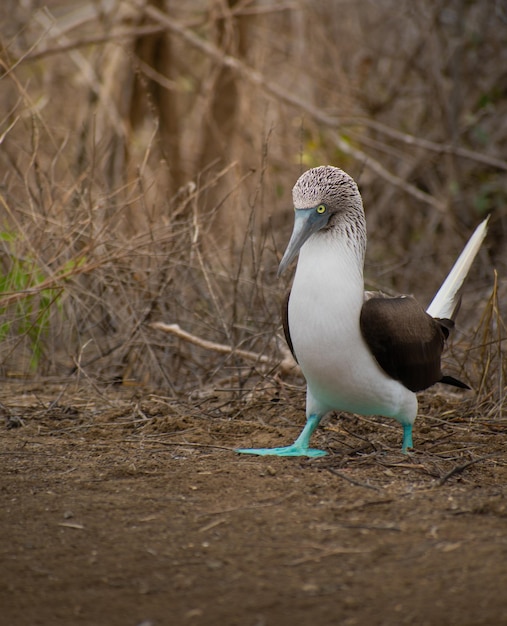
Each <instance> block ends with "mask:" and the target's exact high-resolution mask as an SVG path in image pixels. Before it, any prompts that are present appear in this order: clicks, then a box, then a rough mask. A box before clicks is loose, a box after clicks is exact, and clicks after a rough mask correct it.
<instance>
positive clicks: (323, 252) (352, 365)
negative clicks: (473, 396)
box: [288, 233, 417, 418]
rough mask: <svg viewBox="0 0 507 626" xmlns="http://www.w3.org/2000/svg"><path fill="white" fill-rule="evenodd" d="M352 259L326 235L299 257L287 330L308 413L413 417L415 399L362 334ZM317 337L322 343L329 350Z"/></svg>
mask: <svg viewBox="0 0 507 626" xmlns="http://www.w3.org/2000/svg"><path fill="white" fill-rule="evenodd" d="M326 238H327V241H326ZM356 254H357V250H355V249H353V248H349V247H347V246H343V245H340V241H339V240H338V241H334V237H332V235H331V236H330V234H326V233H324V234H323V237H322V238H320V239H319V238H315V239H314V240H313V241H307V243H306V245H305V246H303V248H302V249H301V252H300V255H301V256H300V259H299V262H298V267H297V270H296V275H295V277H294V283H293V285H292V289H291V293H290V297H289V302H288V327H289V329H290V331H289V332H290V338H291V342H292V345H293V349H294V354H295V356H296V359H297V361H298V363H299V365H300V366H301V370H302V371H303V373H304V375H305V378H306V382H307V385H308V391H307V413H308V414H319V415H322V414H325V413H327V412H329V411H331V410H333V409H337V408H339V409H340V410H343V411H349V412H351V413H359V414H361V415H384V416H386V417H396V416H398V415H402V414H404V412H406V411H407V410H408V409H410V417H411V416H412V413H413V412H414V411H413V410H414V407H415V411H417V408H416V407H417V403H416V401H415V395H414V394H413V393H412V392H411V391H409V390H408V389H406V387H404V386H403V385H402V384H401V383H400V382H398V381H397V380H394V379H393V378H391V377H390V376H388V375H387V374H386V373H385V372H384V371H383V370H382V368H381V367H380V366H379V364H378V363H377V361H376V360H375V358H374V357H373V355H372V353H371V350H370V349H369V348H368V346H367V344H366V342H365V340H364V338H363V335H362V333H361V328H360V315H361V309H362V307H363V302H364V297H365V296H364V284H363V276H362V262H361V264H359V263H358V259H357V258H356ZM307 257H310V261H308V262H305V261H306V258H307ZM330 261H331V262H330ZM315 266H318V267H319V268H320V270H319V271H318V272H315V269H314V268H315ZM359 270H360V271H359ZM303 319H304V320H305V322H304V323H301V320H303ZM317 337H323V338H325V342H326V346H327V347H328V349H323V344H322V342H321V341H316V338H317ZM413 417H414V418H415V415H414V416H413Z"/></svg>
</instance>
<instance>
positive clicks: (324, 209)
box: [317, 204, 326, 215]
mask: <svg viewBox="0 0 507 626" xmlns="http://www.w3.org/2000/svg"><path fill="white" fill-rule="evenodd" d="M325 212H326V207H325V205H324V204H319V206H318V207H317V213H320V214H321V215H322V213H325Z"/></svg>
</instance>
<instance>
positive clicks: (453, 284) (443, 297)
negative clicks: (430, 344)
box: [426, 216, 489, 319]
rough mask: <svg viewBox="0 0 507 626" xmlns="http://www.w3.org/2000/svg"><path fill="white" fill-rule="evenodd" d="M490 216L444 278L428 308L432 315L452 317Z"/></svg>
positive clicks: (484, 234)
mask: <svg viewBox="0 0 507 626" xmlns="http://www.w3.org/2000/svg"><path fill="white" fill-rule="evenodd" d="M488 220H489V216H488V217H487V218H486V219H485V220H484V221H483V222H481V223H480V224H479V226H477V228H476V229H475V232H474V234H473V235H472V236H471V237H470V239H469V240H468V243H467V245H466V246H465V247H464V249H463V252H462V253H461V254H460V255H459V257H458V260H457V261H456V263H455V264H454V265H453V268H452V270H451V271H450V272H449V275H448V276H447V278H446V279H445V280H444V282H443V284H442V286H441V287H440V289H439V290H438V291H437V293H436V295H435V297H434V298H433V300H432V301H431V304H430V305H429V307H428V308H427V309H426V312H427V313H429V314H430V315H431V316H432V317H440V318H448V319H449V318H451V317H452V314H453V312H454V309H455V308H456V304H457V302H458V292H459V290H460V287H461V285H462V284H463V281H464V280H465V278H466V277H467V274H468V272H469V270H470V266H471V265H472V263H473V261H474V259H475V257H476V255H477V253H478V252H479V248H480V247H481V245H482V242H483V241H484V237H485V236H486V230H487V226H488Z"/></svg>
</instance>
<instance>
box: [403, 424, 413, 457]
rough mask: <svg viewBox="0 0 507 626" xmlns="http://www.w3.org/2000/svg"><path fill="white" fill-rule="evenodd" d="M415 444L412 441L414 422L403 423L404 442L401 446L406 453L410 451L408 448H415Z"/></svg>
mask: <svg viewBox="0 0 507 626" xmlns="http://www.w3.org/2000/svg"><path fill="white" fill-rule="evenodd" d="M413 447H414V445H413V443H412V424H403V444H402V446H401V451H402V452H403V453H404V454H406V453H407V452H408V448H413Z"/></svg>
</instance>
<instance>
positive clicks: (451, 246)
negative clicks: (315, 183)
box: [0, 0, 507, 419]
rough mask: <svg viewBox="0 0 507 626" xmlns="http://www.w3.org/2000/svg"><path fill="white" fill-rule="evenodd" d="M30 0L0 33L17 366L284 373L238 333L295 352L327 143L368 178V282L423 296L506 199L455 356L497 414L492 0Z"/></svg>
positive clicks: (193, 384) (501, 321)
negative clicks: (286, 282) (300, 286)
mask: <svg viewBox="0 0 507 626" xmlns="http://www.w3.org/2000/svg"><path fill="white" fill-rule="evenodd" d="M458 4H459V3H458ZM14 5H15V6H14ZM14 5H13V7H12V11H10V12H9V14H7V13H6V14H4V15H3V16H2V18H1V19H2V26H3V29H2V32H3V35H2V40H1V42H0V43H1V56H0V65H1V68H2V71H3V76H2V77H1V79H0V80H1V82H2V88H3V93H4V94H5V97H4V98H3V100H2V104H1V107H2V108H1V115H0V140H1V143H2V152H1V155H0V158H1V162H2V180H1V187H0V203H1V213H0V215H1V217H0V269H1V275H2V276H1V283H0V286H1V293H0V310H1V313H2V321H1V325H0V333H1V345H0V372H1V373H2V375H3V376H10V377H12V376H21V377H27V376H34V375H38V376H46V375H53V376H55V375H57V376H60V377H68V376H73V377H78V378H79V377H85V378H87V379H90V380H92V381H97V382H100V383H124V384H126V383H136V384H139V383H144V384H146V385H148V386H150V387H152V388H158V389H162V390H164V392H166V393H169V394H172V395H175V396H178V397H181V396H182V394H187V393H189V392H192V391H193V392H195V390H196V389H197V390H200V391H202V390H203V389H208V388H215V389H216V388H222V389H223V388H227V389H233V390H234V393H233V394H232V396H231V397H228V400H229V401H230V400H231V398H232V399H235V400H238V399H243V400H244V401H247V399H248V398H251V395H250V391H251V389H252V387H255V388H257V387H256V386H257V385H266V384H267V385H268V386H269V385H271V386H272V387H273V388H277V385H278V382H277V381H276V377H275V370H271V371H270V370H267V371H266V369H265V367H264V366H262V364H261V363H255V362H251V361H245V360H244V359H243V358H242V357H241V356H240V353H239V352H238V350H246V351H250V352H254V353H257V354H261V355H265V356H268V357H270V358H271V359H273V360H274V362H276V361H277V360H280V359H281V358H282V354H281V352H280V348H279V344H278V340H277V333H278V332H279V317H278V310H279V304H280V301H281V299H282V295H283V291H284V286H283V285H280V283H279V282H278V281H277V280H276V278H275V271H276V265H277V261H278V259H279V256H280V252H281V248H282V247H283V244H284V242H285V241H286V239H287V236H288V231H289V228H290V226H289V222H290V219H291V216H290V189H291V186H292V184H293V182H294V180H295V179H296V178H297V176H298V174H299V172H300V171H301V169H302V168H304V167H306V166H310V165H315V164H320V163H324V162H331V163H334V164H337V165H340V166H342V167H344V169H347V170H348V171H349V172H350V173H351V174H352V175H354V176H355V177H356V178H357V179H358V180H359V182H360V185H361V189H362V192H363V196H364V200H365V206H366V210H367V215H368V222H369V228H370V247H369V251H368V262H367V274H368V276H369V278H370V280H371V284H372V285H373V286H379V285H382V286H383V288H385V289H387V290H389V289H392V290H393V291H405V292H414V293H415V294H416V295H418V296H419V297H421V299H422V300H423V301H424V300H425V299H427V300H429V298H430V297H431V295H432V293H433V292H434V291H435V290H436V288H437V287H438V285H439V283H440V281H441V279H442V278H443V277H444V276H445V274H446V272H447V270H448V268H449V267H450V265H451V263H452V261H453V259H454V257H455V256H456V254H457V253H458V252H459V250H460V249H461V246H462V244H463V242H464V240H465V238H466V237H467V236H468V234H469V233H470V232H471V229H472V228H473V227H474V226H475V224H476V223H477V222H478V221H479V219H480V218H481V217H482V216H483V215H484V214H485V213H491V214H492V218H491V221H490V223H491V227H490V234H489V238H488V244H487V249H485V250H484V251H483V252H482V253H481V255H480V258H479V259H478V261H477V262H476V264H475V266H474V268H473V272H472V275H471V277H470V281H469V282H468V284H467V288H466V293H465V296H464V303H463V308H462V312H461V316H460V319H459V322H460V329H459V330H458V333H457V336H456V340H455V342H454V345H453V346H452V347H451V350H450V352H449V354H448V359H449V366H451V367H452V368H453V369H454V370H455V371H456V373H458V372H460V371H461V375H464V376H465V378H466V379H467V380H469V381H470V382H471V383H472V385H473V386H474V387H475V388H476V389H477V396H476V400H475V402H476V408H478V409H480V411H481V413H482V415H483V416H484V418H487V419H489V418H492V419H493V418H498V419H500V418H501V417H502V415H503V414H504V413H502V411H505V409H504V408H503V407H504V404H505V385H506V383H505V380H506V364H505V362H506V360H505V337H506V329H505V310H506V306H507V284H506V282H505V270H506V268H507V259H506V257H505V241H506V223H507V210H506V202H507V200H506V194H505V188H506V184H505V183H506V178H507V174H506V172H507V162H506V161H505V160H504V159H503V154H505V143H506V141H507V127H506V126H505V124H504V120H505V113H506V108H507V100H506V98H505V95H504V93H503V91H502V89H503V87H502V85H503V84H504V82H505V78H504V77H503V74H502V72H503V67H504V65H505V64H502V63H499V62H498V55H499V54H500V55H502V54H504V52H503V51H504V50H505V49H507V47H506V46H505V43H506V41H505V34H504V31H505V29H504V28H498V24H499V23H502V24H503V20H504V19H505V16H503V15H502V14H501V13H500V12H496V13H495V12H491V11H489V10H488V8H487V7H486V6H484V3H480V2H475V3H474V2H473V3H467V4H466V6H465V3H463V6H461V5H460V6H461V8H460V9H459V10H458V9H456V8H455V5H452V6H451V5H450V4H449V3H446V2H439V3H436V4H435V3H431V2H424V3H422V4H421V3H419V4H418V5H417V7H414V6H413V3H410V2H406V3H402V5H400V4H399V3H393V2H390V1H389V0H385V1H383V2H381V3H371V2H366V3H359V4H357V5H354V4H351V5H341V4H340V8H339V9H338V8H337V7H336V6H334V5H333V3H324V4H323V5H322V6H321V5H319V7H318V8H315V5H314V3H307V2H304V0H299V1H296V2H293V3H290V4H289V3H283V4H280V3H279V4H276V3H270V2H268V3H264V4H262V5H261V4H258V3H255V2H248V1H243V2H234V1H232V0H231V1H230V2H225V1H217V2H213V3H201V2H198V1H197V0H196V1H195V2H188V3H184V8H178V9H175V8H173V7H171V11H170V12H166V11H165V10H164V3H163V2H151V3H148V6H147V7H145V8H143V7H142V6H136V5H135V4H132V5H130V4H127V3H122V6H121V10H118V8H115V3H114V2H111V4H110V6H109V5H107V6H106V5H105V6H106V9H105V10H104V11H103V12H102V13H100V12H97V8H96V4H95V3H83V4H82V5H80V6H79V8H77V9H75V10H72V7H73V6H74V5H73V3H65V2H61V3H57V2H54V3H51V4H50V3H48V8H47V9H39V10H37V11H33V12H30V11H28V9H27V8H24V7H25V5H23V6H18V4H17V3H14ZM479 68H480V75H479V79H478V69H479ZM494 267H496V268H497V273H494V272H493V268H494ZM157 321H162V322H165V323H176V324H179V325H180V326H181V327H182V328H183V329H184V330H186V331H188V332H191V333H193V334H194V335H197V336H198V337H201V338H203V339H206V340H209V341H215V342H219V343H221V344H225V345H228V346H231V347H232V348H233V351H232V352H231V353H229V354H225V353H221V354H220V353H217V352H209V351H207V350H203V348H202V347H199V346H195V345H192V344H190V343H188V342H186V341H182V340H181V339H178V338H177V337H170V336H168V335H164V334H162V333H160V332H159V331H156V330H154V329H153V328H151V326H150V324H151V323H152V322H157ZM205 395H206V394H204V396H205ZM248 401H249V400H248Z"/></svg>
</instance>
